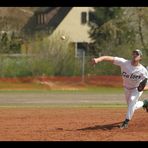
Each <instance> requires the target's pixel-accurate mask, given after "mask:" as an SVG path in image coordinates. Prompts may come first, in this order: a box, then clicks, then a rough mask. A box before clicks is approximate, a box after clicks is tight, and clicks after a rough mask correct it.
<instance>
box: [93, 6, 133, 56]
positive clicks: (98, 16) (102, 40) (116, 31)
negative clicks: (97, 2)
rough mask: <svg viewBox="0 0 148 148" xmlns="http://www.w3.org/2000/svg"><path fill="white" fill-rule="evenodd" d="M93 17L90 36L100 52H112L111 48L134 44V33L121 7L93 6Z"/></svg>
mask: <svg viewBox="0 0 148 148" xmlns="http://www.w3.org/2000/svg"><path fill="white" fill-rule="evenodd" d="M94 9H95V14H94V15H95V17H94V18H95V19H94V21H92V22H91V23H90V26H91V30H90V37H91V38H92V39H93V41H94V44H95V47H96V48H97V49H98V51H99V52H101V53H102V54H112V53H113V52H112V50H113V49H114V48H117V47H118V46H121V45H123V44H131V46H132V45H133V46H134V42H135V34H134V29H133V27H132V26H128V21H127V19H126V18H125V17H124V15H123V13H124V10H123V9H122V8H121V7H95V8H94Z"/></svg>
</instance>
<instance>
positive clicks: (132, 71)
mask: <svg viewBox="0 0 148 148" xmlns="http://www.w3.org/2000/svg"><path fill="white" fill-rule="evenodd" d="M113 64H115V65H118V66H120V68H121V75H122V78H123V86H124V87H125V88H128V89H132V88H136V87H138V86H139V83H140V82H141V81H142V80H144V79H145V78H148V71H147V69H146V68H145V67H144V66H143V65H141V64H140V65H138V66H133V65H132V64H131V61H130V60H126V59H124V58H120V57H114V62H113Z"/></svg>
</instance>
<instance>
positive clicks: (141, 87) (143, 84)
mask: <svg viewBox="0 0 148 148" xmlns="http://www.w3.org/2000/svg"><path fill="white" fill-rule="evenodd" d="M146 83H147V78H145V79H144V80H143V81H141V82H140V84H139V86H138V87H137V89H138V91H139V92H140V91H143V89H144V87H145V85H146Z"/></svg>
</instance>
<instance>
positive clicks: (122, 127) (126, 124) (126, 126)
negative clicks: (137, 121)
mask: <svg viewBox="0 0 148 148" xmlns="http://www.w3.org/2000/svg"><path fill="white" fill-rule="evenodd" d="M125 128H128V123H126V122H125V121H124V122H123V123H122V124H121V125H120V129H125Z"/></svg>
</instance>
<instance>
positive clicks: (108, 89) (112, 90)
mask: <svg viewBox="0 0 148 148" xmlns="http://www.w3.org/2000/svg"><path fill="white" fill-rule="evenodd" d="M9 92H10V93H62V94H64V93H66V94H67V93H68V94H71V93H99V94H113V93H119V94H121V93H123V88H120V87H118V88H117V87H112V88H111V87H87V88H86V89H84V90H48V89H34V90H13V89H12V90H7V89H6V90H0V93H9Z"/></svg>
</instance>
